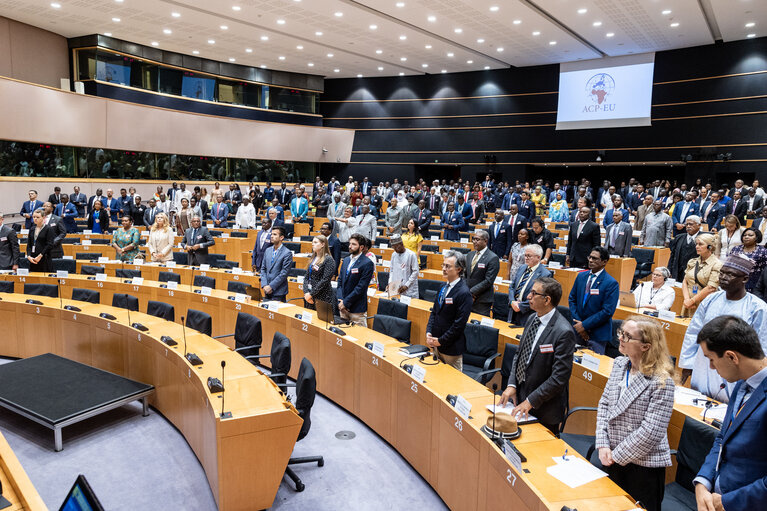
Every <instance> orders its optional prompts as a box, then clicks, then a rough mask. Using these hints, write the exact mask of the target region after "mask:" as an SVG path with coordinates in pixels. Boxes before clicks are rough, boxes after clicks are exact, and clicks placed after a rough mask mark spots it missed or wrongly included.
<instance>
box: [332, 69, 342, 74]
mask: <svg viewBox="0 0 767 511" xmlns="http://www.w3.org/2000/svg"><path fill="white" fill-rule="evenodd" d="M333 72H334V73H340V72H341V70H340V69H334V70H333Z"/></svg>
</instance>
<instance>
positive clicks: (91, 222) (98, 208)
mask: <svg viewBox="0 0 767 511" xmlns="http://www.w3.org/2000/svg"><path fill="white" fill-rule="evenodd" d="M88 229H90V230H91V232H92V233H93V234H107V233H108V232H109V213H107V210H106V209H104V205H103V204H102V203H101V201H100V200H97V201H93V211H91V214H90V215H88Z"/></svg>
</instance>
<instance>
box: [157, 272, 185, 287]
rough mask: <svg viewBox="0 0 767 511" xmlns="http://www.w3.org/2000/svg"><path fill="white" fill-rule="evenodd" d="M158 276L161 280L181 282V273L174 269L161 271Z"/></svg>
mask: <svg viewBox="0 0 767 511" xmlns="http://www.w3.org/2000/svg"><path fill="white" fill-rule="evenodd" d="M157 278H158V280H159V281H160V282H178V283H179V284H181V275H179V274H178V273H174V272H172V271H161V272H160V274H159V276H158V277H157Z"/></svg>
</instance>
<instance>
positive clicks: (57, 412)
mask: <svg viewBox="0 0 767 511" xmlns="http://www.w3.org/2000/svg"><path fill="white" fill-rule="evenodd" d="M152 392H154V386H153V385H148V384H145V383H141V382H138V381H134V380H129V379H128V378H123V377H122V376H117V375H116V374H112V373H110V372H107V371H103V370H101V369H96V368H93V367H91V366H88V365H85V364H81V363H79V362H74V361H72V360H69V359H66V358H63V357H60V356H58V355H54V354H52V353H46V354H44V355H38V356H36V357H31V358H27V359H23V360H17V361H16V362H11V363H10V364H4V365H2V366H0V406H2V407H4V408H7V409H8V410H11V411H12V412H15V413H17V414H19V415H22V416H24V417H26V418H28V419H31V420H33V421H35V422H37V423H39V424H42V425H43V426H45V427H47V428H50V429H52V430H53V435H54V445H55V449H56V451H60V450H62V449H63V442H62V439H61V429H62V428H64V427H66V426H69V425H71V424H74V423H76V422H80V421H82V420H85V419H88V418H89V417H93V416H94V415H98V414H100V413H104V412H106V411H108V410H112V409H114V408H118V407H120V406H122V405H124V404H126V403H130V402H131V401H135V400H137V399H140V400H141V401H142V404H143V406H144V415H145V416H146V415H147V414H148V410H147V406H148V405H147V400H146V398H147V396H149V395H150V394H151V393H152Z"/></svg>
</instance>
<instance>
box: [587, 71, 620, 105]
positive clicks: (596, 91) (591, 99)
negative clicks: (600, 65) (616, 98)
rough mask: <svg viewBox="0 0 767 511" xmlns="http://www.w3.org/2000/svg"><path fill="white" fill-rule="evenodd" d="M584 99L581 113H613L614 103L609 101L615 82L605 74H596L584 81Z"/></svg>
mask: <svg viewBox="0 0 767 511" xmlns="http://www.w3.org/2000/svg"><path fill="white" fill-rule="evenodd" d="M585 89H586V98H587V99H588V101H587V102H586V105H584V106H583V112H584V113H585V112H592V113H598V112H613V111H615V103H611V102H610V101H609V99H610V96H612V95H613V93H614V92H615V80H614V79H613V77H612V76H610V75H608V74H607V73H597V74H595V75H594V76H592V77H591V78H589V79H588V80H587V81H586V87H585Z"/></svg>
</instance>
